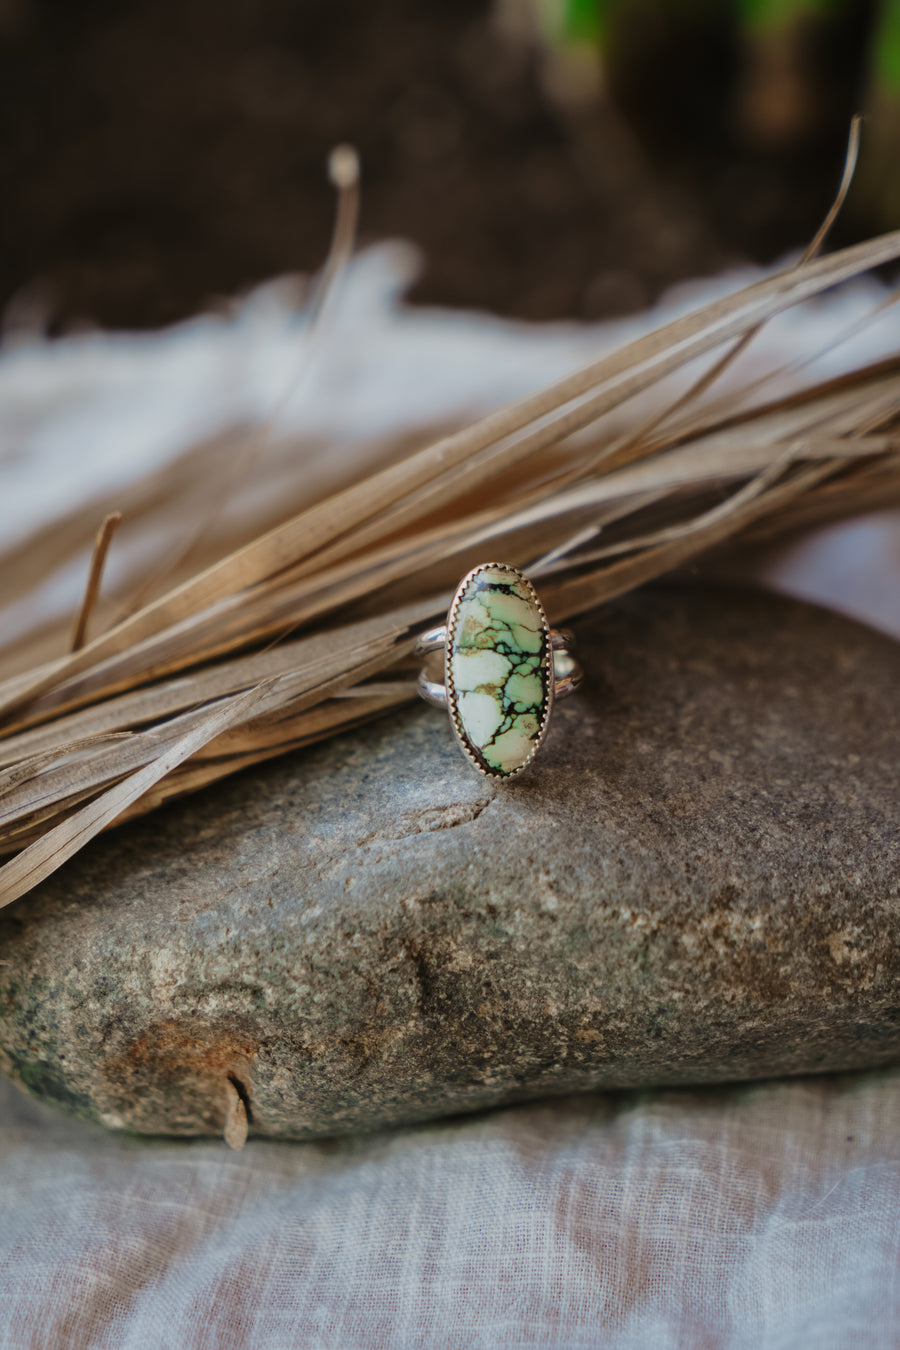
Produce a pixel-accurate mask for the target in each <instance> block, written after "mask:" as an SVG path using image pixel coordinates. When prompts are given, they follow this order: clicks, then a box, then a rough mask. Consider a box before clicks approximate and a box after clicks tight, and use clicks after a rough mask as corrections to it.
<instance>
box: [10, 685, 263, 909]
mask: <svg viewBox="0 0 900 1350" xmlns="http://www.w3.org/2000/svg"><path fill="white" fill-rule="evenodd" d="M265 693H266V686H265V685H260V686H257V687H256V688H255V689H248V690H246V691H245V692H244V693H242V694H238V695H237V696H235V697H234V698H230V699H228V700H227V701H226V702H225V703H224V704H220V705H219V706H218V707H216V708H214V709H212V710H211V711H210V712H209V713H208V714H207V716H205V717H204V718H202V719H201V721H200V722H199V724H196V725H194V726H192V727H191V729H190V731H188V732H186V733H185V735H184V736H182V737H181V738H180V739H179V740H177V741H176V742H175V744H174V745H172V746H170V747H169V748H168V750H167V751H166V752H165V753H164V754H162V755H160V756H159V758H158V759H155V760H154V761H153V763H152V764H148V765H146V766H145V767H144V768H142V769H139V770H138V771H137V773H134V774H132V775H131V776H130V777H129V778H126V779H125V780H124V781H123V782H121V783H117V784H116V785H115V787H113V788H110V790H109V791H108V792H105V793H104V794H103V795H102V796H101V797H98V798H97V799H96V800H95V801H92V802H90V803H89V805H87V806H85V807H82V808H81V810H79V811H76V813H75V814H74V815H73V816H70V817H69V819H67V820H63V821H62V822H61V823H60V824H59V825H56V826H54V827H53V829H51V830H49V831H48V832H47V833H46V834H45V835H43V836H42V837H41V838H40V839H38V840H37V841H36V842H35V843H33V844H30V845H29V846H28V848H26V849H25V850H24V851H23V852H22V853H19V854H17V856H16V857H15V858H13V859H12V860H11V861H10V862H8V863H5V864H4V865H3V866H2V867H0V908H3V907H4V906H5V905H9V904H12V902H13V901H14V900H18V899H19V898H20V897H21V896H23V895H25V894H26V893H27V892H28V891H30V890H31V889H32V888H33V887H34V886H36V885H37V884H38V883H39V882H41V881H44V880H46V878H47V877H49V876H50V875H51V874H52V873H53V872H55V871H56V869H57V868H58V867H61V866H62V864H63V863H64V862H66V860H67V859H68V858H71V857H72V855H73V854H75V853H77V852H78V850H79V849H81V848H83V847H84V845H85V844H86V843H87V842H88V841H89V840H90V839H92V838H93V837H94V835H96V834H99V833H100V831H101V830H102V829H104V828H105V826H107V825H110V824H112V822H113V821H114V820H116V819H117V818H118V817H119V816H121V814H122V812H123V811H124V810H125V809H126V808H127V807H128V806H130V805H131V803H132V802H135V801H137V800H138V798H139V797H141V796H142V795H143V793H145V792H146V791H147V790H148V789H149V788H151V787H152V786H153V784H154V783H157V782H159V780H160V779H161V778H163V777H165V775H166V774H167V773H170V772H171V770H172V769H174V768H175V767H176V765H178V764H180V763H181V762H182V761H183V760H185V759H187V758H188V756H190V755H192V754H194V753H195V751H197V750H199V749H200V748H201V746H203V745H205V744H206V743H207V742H208V741H210V740H212V739H213V737H214V736H217V735H219V734H220V733H221V732H222V731H225V730H226V728H227V727H229V726H231V725H232V723H233V722H235V721H237V720H238V719H239V718H241V717H244V716H246V715H247V713H248V712H249V711H250V710H251V709H252V708H254V707H255V706H257V705H258V704H259V703H260V701H261V700H262V698H263V697H264V695H265Z"/></svg>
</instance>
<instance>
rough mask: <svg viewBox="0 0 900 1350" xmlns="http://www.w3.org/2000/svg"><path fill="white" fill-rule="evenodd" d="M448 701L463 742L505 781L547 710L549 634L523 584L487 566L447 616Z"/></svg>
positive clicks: (532, 744) (522, 760)
mask: <svg viewBox="0 0 900 1350" xmlns="http://www.w3.org/2000/svg"><path fill="white" fill-rule="evenodd" d="M449 628H450V632H449V641H448V645H447V696H448V701H449V704H450V711H451V713H452V715H453V720H454V723H455V725H456V729H457V731H458V732H459V735H460V738H461V740H462V741H463V744H464V745H465V746H466V748H467V749H468V750H469V752H470V753H471V755H472V757H473V758H474V760H475V761H476V763H477V764H478V766H479V767H480V768H481V769H483V770H484V771H485V773H489V774H493V775H495V776H497V777H501V778H506V777H509V776H510V775H511V774H514V773H518V771H519V770H520V769H522V768H523V767H524V766H525V765H526V764H527V763H528V761H529V760H530V759H531V757H532V755H533V754H534V752H535V750H536V749H537V746H538V743H539V741H540V739H541V736H542V734H543V731H544V727H545V725H546V722H547V717H548V715H549V712H550V696H551V690H550V679H551V678H552V675H551V671H552V665H551V660H550V634H549V630H548V628H547V621H546V619H545V617H544V614H543V610H542V609H541V606H540V603H539V601H538V598H537V596H536V595H535V593H534V590H533V589H532V587H531V585H530V583H529V582H528V581H527V580H526V578H525V577H523V576H522V574H521V573H520V572H517V571H516V570H515V568H512V567H504V566H502V565H500V564H499V563H498V564H491V565H489V566H487V567H481V568H477V569H476V570H475V571H474V572H471V573H470V574H469V575H468V576H467V577H465V578H464V579H463V581H462V583H461V585H460V588H459V590H458V591H457V593H456V598H455V600H454V602H453V605H452V607H451V610H450V624H449Z"/></svg>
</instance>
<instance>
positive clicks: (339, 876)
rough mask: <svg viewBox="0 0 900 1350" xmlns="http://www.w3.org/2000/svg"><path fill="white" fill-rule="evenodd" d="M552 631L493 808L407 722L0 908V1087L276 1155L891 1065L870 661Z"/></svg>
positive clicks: (894, 668) (288, 766) (655, 636)
mask: <svg viewBox="0 0 900 1350" xmlns="http://www.w3.org/2000/svg"><path fill="white" fill-rule="evenodd" d="M580 638H581V648H580V650H581V655H582V658H583V662H584V665H585V667H586V669H587V671H588V673H589V683H588V684H587V685H586V686H585V689H584V690H583V692H582V693H581V694H579V695H577V696H575V697H574V698H572V699H570V700H567V701H566V702H565V703H562V704H560V705H559V707H558V708H557V709H556V710H555V712H554V717H553V722H552V724H551V728H550V731H549V733H548V737H547V741H546V743H545V745H544V747H543V749H542V750H541V753H540V755H539V756H538V758H537V759H536V760H535V763H534V764H533V765H532V767H531V769H530V770H529V771H528V773H526V774H525V775H524V776H523V777H522V778H520V779H518V780H517V781H516V782H515V783H511V784H509V783H502V782H496V781H493V780H489V779H485V778H484V777H482V776H481V775H479V774H478V773H477V772H475V770H474V769H473V768H472V766H471V764H469V763H468V762H467V761H466V760H465V758H464V757H463V756H462V755H461V754H460V751H459V747H458V746H457V744H456V742H455V739H454V737H453V735H452V733H451V728H450V726H449V722H448V719H447V718H446V717H445V716H441V715H440V714H439V713H437V712H435V711H433V710H430V709H428V708H426V707H425V706H424V705H417V706H415V707H411V708H409V709H408V710H404V711H402V712H401V713H399V714H397V715H394V716H392V717H390V718H389V719H385V720H383V721H381V722H378V723H376V724H373V725H371V726H370V727H368V728H366V729H365V730H363V731H362V732H359V733H357V734H355V735H352V736H348V737H344V738H341V739H339V740H335V741H331V742H329V743H327V744H324V745H322V746H320V747H317V748H315V749H314V750H312V751H310V752H306V753H304V754H299V755H294V756H291V757H289V758H286V759H284V760H282V761H278V762H276V763H273V764H270V765H267V766H265V767H264V768H262V769H259V770H255V771H252V772H249V773H246V774H244V775H241V776H240V777H238V778H235V779H233V780H231V781H230V782H228V783H226V784H224V785H222V786H220V787H219V788H217V789H215V790H210V791H208V792H206V793H203V794H201V795H200V796H198V797H196V798H194V799H192V800H190V801H188V802H186V803H181V804H178V805H176V806H174V807H173V808H171V809H166V810H164V811H161V812H158V813H157V814H155V815H153V816H151V817H149V818H147V819H146V820H145V821H142V822H138V823H136V824H134V825H132V826H129V827H126V828H123V829H121V830H119V831H116V832H113V833H112V834H110V835H107V836H106V837H104V838H102V839H100V840H97V841H95V843H94V844H92V845H91V846H90V847H89V848H88V849H87V850H85V851H84V853H82V854H81V855H80V856H79V857H78V858H77V859H75V860H74V861H73V862H72V863H70V864H69V865H68V866H67V867H66V868H64V869H63V870H62V871H61V872H60V873H59V874H57V875H56V876H55V877H54V878H52V879H51V880H50V881H49V882H47V883H46V884H45V885H43V886H42V887H41V888H40V890H39V891H37V892H35V893H33V894H32V895H31V896H29V897H26V898H25V899H24V900H22V901H20V902H19V903H18V904H17V905H16V906H14V907H13V908H12V909H10V910H8V911H6V912H5V913H4V914H3V915H2V916H0V1061H2V1064H3V1067H4V1068H5V1070H6V1071H7V1072H9V1073H11V1074H12V1075H13V1076H14V1077H15V1078H17V1079H18V1080H19V1081H20V1082H22V1083H24V1084H25V1085H26V1086H27V1087H29V1088H31V1089H32V1090H33V1091H34V1092H36V1093H37V1094H39V1095H40V1096H42V1097H45V1098H49V1099H53V1100H55V1101H57V1102H60V1103H62V1104H63V1105H65V1106H67V1107H70V1108H74V1109H75V1110H76V1111H79V1112H82V1113H84V1114H86V1115H89V1116H94V1117H96V1118H97V1119H99V1120H101V1121H103V1122H104V1123H106V1124H108V1125H110V1126H114V1127H118V1128H127V1129H132V1130H137V1131H143V1132H167V1133H174V1134H196V1133H204V1132H208V1131H209V1132H212V1131H214V1132H218V1131H220V1130H221V1129H222V1127H223V1121H224V1119H225V1115H226V1112H227V1111H228V1110H229V1109H231V1108H230V1106H229V1103H232V1104H233V1103H234V1094H235V1090H238V1091H240V1092H241V1093H243V1094H245V1095H246V1097H247V1098H248V1099H249V1102H250V1107H251V1112H252V1122H251V1132H253V1131H256V1132H261V1133H264V1134H269V1135H293V1136H301V1137H303V1136H313V1135H323V1134H329V1133H334V1132H342V1131H348V1130H354V1129H365V1128H370V1127H373V1126H376V1125H383V1124H384V1123H386V1122H394V1121H398V1122H399V1121H410V1120H414V1119H421V1118H424V1117H429V1116H436V1115H439V1114H441V1113H444V1112H450V1111H463V1110H472V1109H474V1108H477V1107H482V1106H486V1105H488V1104H491V1103H498V1102H508V1101H512V1100H516V1099H520V1098H523V1097H527V1096H535V1095H538V1094H540V1093H545V1092H559V1091H566V1092H568V1091H571V1090H572V1089H575V1088H581V1087H584V1088H587V1087H603V1086H609V1087H621V1086H626V1085H636V1084H664V1083H685V1082H710V1081H717V1080H722V1079H740V1078H750V1077H756V1076H760V1075H768V1074H792V1073H799V1072H804V1071H807V1070H822V1069H837V1068H848V1067H859V1066H862V1065H870V1064H879V1063H884V1062H886V1061H888V1060H891V1059H895V1058H898V1057H900V844H898V811H897V780H898V767H900V734H898V720H900V717H898V690H900V648H898V647H897V646H896V645H894V644H893V643H891V642H890V641H889V640H888V639H885V638H881V637H879V636H877V635H875V634H873V633H871V632H868V631H867V630H864V629H862V628H858V627H856V626H855V625H853V624H850V623H848V622H846V621H844V620H841V619H838V618H836V617H833V616H831V615H828V614H825V613H823V612H821V611H818V610H815V609H812V608H808V607H805V606H802V605H797V604H793V603H790V602H787V601H783V600H776V599H772V598H767V597H761V596H751V595H741V594H738V593H727V592H721V593H715V592H706V593H703V592H699V591H691V592H689V593H682V592H680V591H677V590H674V589H673V590H659V591H657V592H655V593H646V594H643V595H640V596H636V597H631V598H629V599H628V600H626V601H624V602H622V603H620V604H618V605H616V606H615V607H613V608H611V609H609V610H608V611H605V612H604V613H603V614H601V615H600V616H598V617H597V618H596V619H594V620H592V621H591V622H589V623H587V624H583V625H582V626H581V631H580ZM229 1077H231V1078H232V1079H233V1080H234V1082H235V1084H236V1085H237V1087H233V1086H232V1085H231V1084H230V1083H229Z"/></svg>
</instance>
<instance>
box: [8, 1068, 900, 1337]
mask: <svg viewBox="0 0 900 1350" xmlns="http://www.w3.org/2000/svg"><path fill="white" fill-rule="evenodd" d="M0 1121H2V1124H0V1177H2V1187H0V1347H2V1350H88V1348H90V1350H239V1348H243V1347H264V1348H265V1350H320V1348H321V1350H326V1348H327V1350H426V1347H427V1350H476V1347H477V1350H507V1348H509V1350H513V1347H515V1350H524V1347H529V1348H531V1347H541V1350H550V1347H553V1350H595V1347H602V1350H676V1347H677V1348H678V1350H682V1348H683V1347H691V1348H692V1350H694V1348H695V1350H713V1347H715V1348H716V1350H720V1348H722V1350H725V1348H726V1347H727V1350H797V1348H798V1347H809V1350H847V1347H851V1346H855V1345H857V1344H858V1345H860V1346H865V1347H866V1350H895V1347H896V1346H898V1345H900V1269H898V1267H900V1135H898V1124H900V1070H897V1071H890V1072H882V1073H870V1074H861V1075H843V1076H840V1077H831V1078H828V1077H821V1078H815V1079H803V1080H797V1081H792V1082H781V1083H764V1084H757V1085H754V1086H744V1087H731V1088H728V1087H725V1088H706V1089H695V1090H691V1091H684V1090H678V1091H672V1090H669V1091H657V1092H645V1093H615V1094H607V1095H600V1094H593V1095H589V1096H583V1097H570V1098H565V1099H561V1100H559V1101H545V1102H541V1103H536V1104H534V1105H526V1106H519V1107H515V1108H510V1109H507V1110H498V1111H493V1112H489V1113H486V1114H484V1115H481V1116H478V1117H473V1118H471V1119H468V1120H454V1121H451V1122H446V1123H437V1124H434V1125H430V1126H424V1127H420V1128H417V1129H411V1130H397V1131H394V1132H391V1133H382V1134H377V1135H372V1136H369V1137H367V1138H356V1139H349V1140H343V1141H333V1142H328V1143H319V1144H286V1143H269V1142H261V1141H258V1140H253V1139H252V1138H251V1140H250V1142H249V1143H248V1144H247V1147H246V1148H245V1149H244V1151H243V1152H242V1153H231V1152H229V1150H228V1149H226V1148H225V1146H224V1144H220V1143H215V1142H209V1143H207V1142H200V1143H196V1142H195V1143H189V1142H178V1141H158V1140H152V1141H148V1140H139V1139H127V1138H122V1137H121V1136H113V1135H109V1134H108V1133H106V1132H105V1131H103V1130H102V1129H100V1128H99V1127H93V1126H90V1125H87V1124H84V1123H82V1122H80V1121H72V1120H69V1119H66V1118H65V1117H63V1116H61V1115H57V1114H55V1113H52V1112H51V1111H50V1110H48V1109H47V1108H45V1107H43V1106H41V1105H39V1104H37V1103H35V1102H32V1101H28V1100H26V1098H25V1097H24V1096H21V1095H20V1094H19V1093H18V1092H17V1090H16V1089H14V1088H13V1087H12V1086H11V1085H10V1084H2V1085H0Z"/></svg>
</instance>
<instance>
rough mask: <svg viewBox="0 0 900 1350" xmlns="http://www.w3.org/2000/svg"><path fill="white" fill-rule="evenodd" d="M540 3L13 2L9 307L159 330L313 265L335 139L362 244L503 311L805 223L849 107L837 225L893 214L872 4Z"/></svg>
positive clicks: (450, 293)
mask: <svg viewBox="0 0 900 1350" xmlns="http://www.w3.org/2000/svg"><path fill="white" fill-rule="evenodd" d="M541 3H542V0H492V3H488V0H452V2H451V0H428V3H423V0H301V2H299V3H291V2H290V0H130V2H128V0H75V2H73V0H0V149H2V154H0V200H2V203H3V206H2V211H0V310H5V311H6V313H7V315H12V316H15V314H16V313H18V312H19V311H21V310H22V309H23V307H24V308H27V309H28V311H29V313H31V314H37V315H39V316H40V323H41V325H42V326H43V327H44V328H45V329H46V331H48V332H51V333H58V332H64V331H66V330H67V329H69V328H71V327H72V326H73V325H76V324H78V323H80V322H83V321H87V322H91V323H98V324H102V325H104V326H111V327H123V326H124V327H142V326H152V325H159V324H165V323H169V322H171V321H173V320H176V319H179V318H182V317H184V316H186V315H188V314H191V313H193V312H196V311H197V310H199V309H202V308H205V307H207V306H209V305H210V304H214V303H216V300H217V298H218V297H221V296H224V295H229V294H232V293H234V292H235V291H239V290H241V289H244V288H246V287H249V286H250V285H252V284H253V283H254V282H257V281H260V280H263V279H265V278H268V277H271V276H274V275H277V274H280V273H284V272H296V271H309V270H311V269H314V268H316V267H317V266H318V265H319V264H320V263H321V261H322V259H323V257H324V254H325V251H326V248H327V244H328V238H329V233H330V229H331V220H332V215H333V199H332V197H333V194H332V190H331V188H330V187H329V185H328V182H327V179H326V175H325V162H326V157H327V154H328V151H329V149H330V148H331V147H332V146H333V145H334V144H335V143H336V142H339V141H350V142H352V143H353V144H355V145H356V146H357V147H358V149H359V151H360V155H361V160H362V166H363V215H362V231H361V239H362V242H366V241H368V240H374V239H380V238H384V237H386V236H398V235H399V236H404V237H406V238H409V239H412V240H414V241H416V242H417V243H418V244H420V245H421V246H422V248H423V250H424V253H425V258H426V267H425V270H424V273H423V276H422V278H421V280H420V282H419V283H418V285H417V287H416V291H415V295H414V298H415V299H416V300H419V301H427V302H433V303H440V304H446V305H458V306H475V307H481V308H487V309H491V310H494V311H497V312H499V313H502V314H509V315H518V316H527V317H529V318H536V319H547V318H554V317H563V316H565V317H580V318H591V319H595V318H601V317H605V316H607V315H618V314H622V313H627V312H629V311H632V310H636V309H639V308H641V307H643V306H645V305H647V304H649V303H650V302H651V301H652V300H653V299H654V298H655V297H656V296H657V295H658V293H659V292H660V290H661V289H662V288H663V287H665V286H666V285H668V284H669V283H671V282H672V281H675V280H677V279H679V278H683V277H691V276H696V275H700V274H705V273H709V272H712V271H716V270H719V269H721V268H722V267H724V266H725V265H727V264H730V263H733V262H735V261H739V260H744V259H753V260H756V261H761V262H769V261H771V260H772V259H774V258H775V257H777V256H778V255H779V254H781V253H783V252H784V251H785V250H787V249H790V248H794V247H797V246H798V245H802V244H803V243H805V242H806V241H807V240H808V238H809V237H810V236H811V234H812V233H813V232H814V231H815V229H816V226H817V225H818V223H819V220H820V219H821V216H822V215H823V213H824V211H825V210H826V209H827V206H828V203H829V201H830V199H831V197H832V195H833V192H834V189H835V186H836V183H837V180H838V177H839V175H840V169H841V163H842V160H843V155H844V146H845V142H846V136H847V128H848V123H849V120H850V117H851V114H852V113H853V112H854V111H855V110H857V109H859V108H866V109H867V110H868V111H869V112H870V113H871V121H870V127H869V129H867V132H866V155H867V156H868V158H867V159H864V162H863V165H862V166H861V177H860V181H859V182H858V184H857V186H856V187H855V188H854V194H853V197H852V198H851V202H850V203H849V206H848V210H847V212H846V214H845V216H844V218H843V220H842V222H841V225H840V227H839V232H838V236H837V237H838V239H839V241H840V242H848V241H850V240H851V239H853V238H858V237H861V236H862V235H864V234H866V233H870V232H874V231H877V230H880V229H885V228H889V227H896V226H897V225H900V219H897V218H895V217H896V215H897V203H896V202H895V201H894V202H892V201H891V199H890V190H889V187H888V184H889V183H890V182H891V181H893V180H892V177H891V175H892V170H893V166H894V160H893V158H892V156H893V148H892V147H894V146H895V144H896V141H895V138H894V137H895V133H894V128H895V125H897V124H898V113H897V110H898V107H900V104H895V103H894V102H893V101H892V100H893V92H892V87H891V57H890V52H888V57H887V58H886V59H881V58H877V59H876V56H873V53H876V54H877V53H878V52H879V51H882V52H883V50H884V49H885V43H889V36H890V35H889V34H888V37H887V38H886V37H885V32H886V31H887V29H888V28H889V27H890V24H889V23H888V22H887V21H886V19H885V8H884V5H883V4H882V5H879V4H878V3H875V0H873V2H872V3H869V2H868V0H848V2H847V3H841V0H830V3H823V0H818V3H813V0H808V2H807V3H805V4H797V3H792V0H779V3H778V4H773V3H772V0H768V3H767V2H766V0H734V3H727V0H618V3H611V0H603V3H600V4H599V5H597V6H596V12H595V13H592V11H591V3H590V0H583V2H581V3H578V4H577V5H570V6H569V8H568V9H567V8H566V0H560V5H562V8H563V10H565V13H564V14H563V17H562V20H559V16H558V15H557V17H556V18H553V17H552V16H551V20H550V21H548V20H547V17H546V7H545V10H544V11H541V9H540V6H541ZM897 3H898V0H886V4H887V6H888V7H889V8H891V7H893V8H894V9H896V8H897ZM585 16H587V17H586V18H585ZM888 18H891V16H890V15H889V16H888ZM594 20H596V22H594ZM879 62H880V64H879ZM893 178H894V179H895V178H896V173H893Z"/></svg>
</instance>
